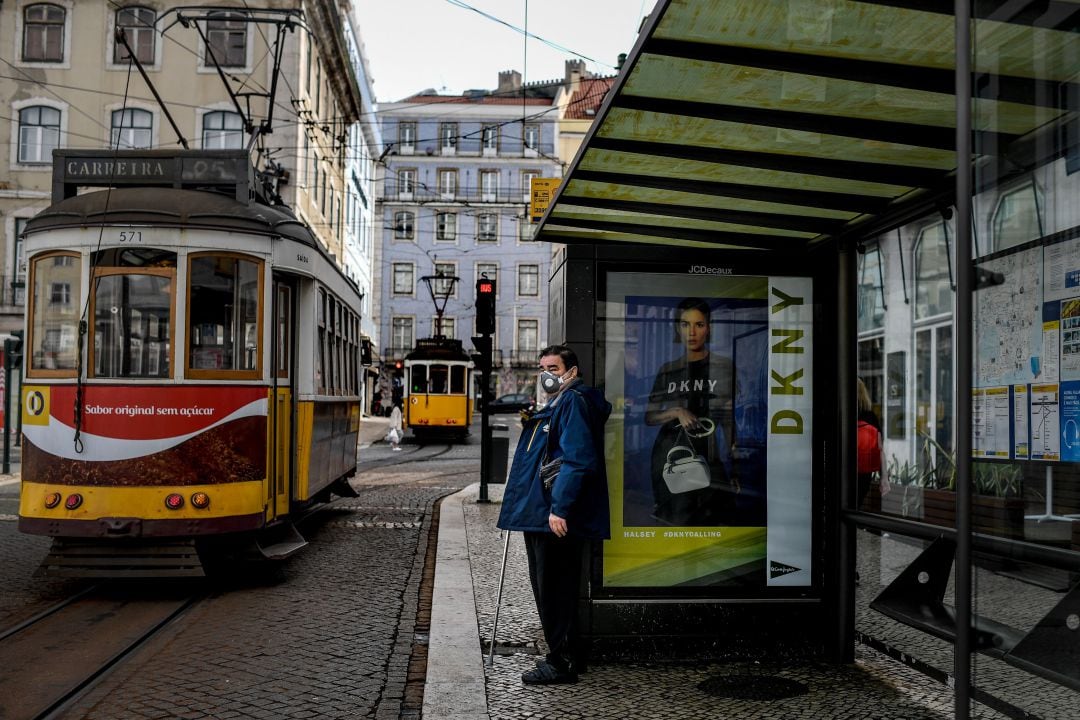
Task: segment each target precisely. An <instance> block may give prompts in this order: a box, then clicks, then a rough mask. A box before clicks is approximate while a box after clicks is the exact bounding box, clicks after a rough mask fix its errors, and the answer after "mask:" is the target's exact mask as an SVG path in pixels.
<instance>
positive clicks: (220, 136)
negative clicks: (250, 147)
mask: <svg viewBox="0 0 1080 720" xmlns="http://www.w3.org/2000/svg"><path fill="white" fill-rule="evenodd" d="M202 146H203V149H204V150H240V149H242V148H243V147H244V121H243V118H241V117H240V114H239V113H234V112H225V111H222V110H219V111H217V112H209V113H206V114H205V115H203V132H202Z"/></svg>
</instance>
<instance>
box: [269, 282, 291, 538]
mask: <svg viewBox="0 0 1080 720" xmlns="http://www.w3.org/2000/svg"><path fill="white" fill-rule="evenodd" d="M294 297H295V293H294V291H293V285H292V283H290V282H288V281H286V280H284V279H283V278H280V277H275V278H274V303H273V318H274V323H273V330H272V333H271V334H272V338H271V342H272V345H271V351H270V361H271V363H272V367H273V369H274V372H273V375H272V378H271V380H272V382H273V386H272V387H273V390H272V392H273V396H272V401H271V410H270V414H271V422H272V423H273V425H272V427H273V436H274V447H273V453H272V454H271V458H270V464H271V478H272V485H271V488H270V497H269V502H268V503H267V504H268V505H269V507H270V508H272V513H271V514H272V515H274V516H275V517H276V516H278V515H284V514H286V513H288V511H289V496H290V494H291V485H292V478H293V473H294V468H293V463H292V458H294V457H295V456H296V453H295V451H296V441H295V439H294V433H293V412H292V410H293V393H292V388H293V377H294V375H295V373H294V367H295V365H294V363H295V357H296V351H295V344H296V333H295V328H294V325H293V320H294V317H295V312H294V306H293V303H294Z"/></svg>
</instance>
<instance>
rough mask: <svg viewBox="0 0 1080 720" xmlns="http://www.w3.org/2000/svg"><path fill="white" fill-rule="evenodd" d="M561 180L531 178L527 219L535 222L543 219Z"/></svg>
mask: <svg viewBox="0 0 1080 720" xmlns="http://www.w3.org/2000/svg"><path fill="white" fill-rule="evenodd" d="M561 182H562V178H533V179H532V187H530V188H529V189H530V191H531V192H530V193H529V219H530V220H532V221H533V222H537V221H538V220H540V218H542V217H544V213H545V212H546V211H547V209H548V205H550V204H551V198H553V197H555V191H556V190H558V188H559V183H561Z"/></svg>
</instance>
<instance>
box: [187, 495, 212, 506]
mask: <svg viewBox="0 0 1080 720" xmlns="http://www.w3.org/2000/svg"><path fill="white" fill-rule="evenodd" d="M191 504H192V505H194V506H195V507H197V508H199V509H200V510H202V509H203V508H208V507H210V496H209V495H207V494H206V493H204V492H197V493H192V494H191Z"/></svg>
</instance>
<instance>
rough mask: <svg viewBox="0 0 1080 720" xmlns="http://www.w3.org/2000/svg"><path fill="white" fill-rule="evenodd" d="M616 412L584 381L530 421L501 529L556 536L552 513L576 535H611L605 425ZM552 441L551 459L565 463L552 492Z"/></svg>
mask: <svg viewBox="0 0 1080 720" xmlns="http://www.w3.org/2000/svg"><path fill="white" fill-rule="evenodd" d="M610 414H611V404H610V403H609V402H608V401H607V400H605V399H604V396H603V395H602V394H601V393H600V391H599V390H597V389H595V388H591V387H588V386H587V385H584V384H582V383H581V381H580V380H579V381H577V382H574V383H572V384H570V385H567V386H566V388H564V389H563V391H562V392H561V393H559V395H558V396H557V398H556V399H555V400H554V401H553V402H551V403H549V404H548V405H546V406H545V407H544V408H542V409H541V410H539V411H538V412H537V413H536V414H535V415H533V416H532V417H531V418H529V419H528V420H527V421H526V422H525V425H524V427H523V429H522V431H521V438H520V439H519V440H518V445H517V449H516V450H515V451H514V462H513V464H512V465H511V466H510V476H509V477H508V478H507V479H506V489H505V491H504V492H503V502H502V510H501V511H500V512H499V522H498V526H499V528H501V529H503V530H521V531H524V532H551V528H550V527H549V526H548V515H550V514H552V513H554V514H555V515H558V516H559V517H561V518H565V519H566V527H567V532H568V533H569V534H570V535H575V536H578V537H583V538H588V539H594V540H600V539H606V538H608V537H611V525H610V522H609V519H608V492H607V470H606V467H605V465H604V423H605V422H606V421H607V419H608V415H610ZM549 443H550V451H549V455H550V458H551V459H554V458H560V457H561V458H562V459H563V464H562V468H561V469H560V470H559V476H558V477H557V478H556V479H555V483H554V486H553V487H552V489H551V490H550V491H548V490H545V489H544V485H543V483H542V482H541V481H540V464H541V463H542V462H543V459H544V448H545V447H546V446H547V445H548V444H549Z"/></svg>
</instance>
